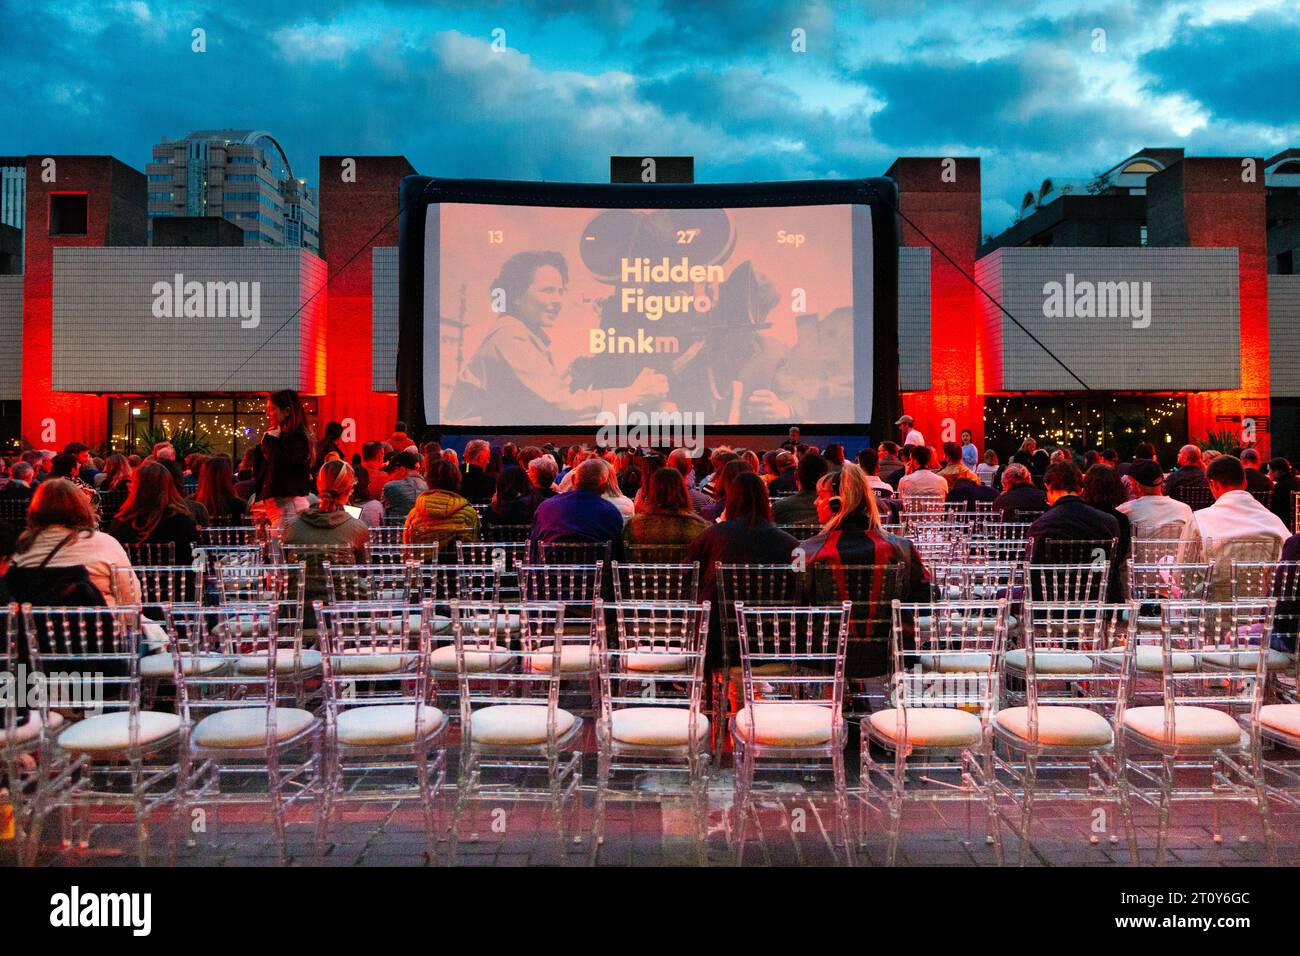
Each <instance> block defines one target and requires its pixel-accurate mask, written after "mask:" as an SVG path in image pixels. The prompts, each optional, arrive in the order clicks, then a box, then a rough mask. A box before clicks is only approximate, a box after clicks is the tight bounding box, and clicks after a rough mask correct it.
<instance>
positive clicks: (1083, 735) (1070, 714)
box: [993, 705, 1115, 747]
mask: <svg viewBox="0 0 1300 956" xmlns="http://www.w3.org/2000/svg"><path fill="white" fill-rule="evenodd" d="M993 719H994V721H996V722H997V725H998V726H999V727H1001V728H1002V729H1003V730H1005V731H1006V732H1007V733H1009V734H1011V735H1012V736H1014V737H1018V738H1019V739H1021V740H1023V741H1026V742H1028V741H1030V740H1032V739H1033V738H1032V737H1030V734H1029V708H1028V707H1009V708H1007V709H1006V710H1000V711H998V713H997V716H996V717H994V718H993ZM1114 739H1115V734H1114V732H1113V731H1112V730H1111V727H1110V721H1108V720H1107V719H1106V718H1105V717H1103V716H1102V715H1101V714H1098V713H1096V712H1095V711H1091V710H1088V709H1087V708H1086V707H1070V706H1068V705H1063V706H1053V705H1044V706H1040V707H1039V708H1038V742H1039V743H1040V744H1047V745H1049V746H1057V747H1060V746H1065V747H1106V746H1109V745H1110V743H1111V742H1112V741H1113V740H1114Z"/></svg>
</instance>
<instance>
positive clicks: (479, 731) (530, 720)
mask: <svg viewBox="0 0 1300 956" xmlns="http://www.w3.org/2000/svg"><path fill="white" fill-rule="evenodd" d="M546 711H547V708H546V705H544V704H494V705H492V706H490V707H484V708H482V709H480V710H476V711H474V712H473V714H472V715H471V716H470V739H471V740H473V741H474V742H475V743H480V744H498V745H502V746H526V745H532V744H544V743H546V722H547V716H546ZM575 720H577V718H576V717H574V716H573V714H571V713H569V712H568V711H567V710H564V709H563V708H559V707H557V708H556V709H555V736H556V738H557V739H558V738H560V737H563V736H564V735H565V734H567V733H568V732H569V730H570V729H571V728H572V727H573V724H574V721H575Z"/></svg>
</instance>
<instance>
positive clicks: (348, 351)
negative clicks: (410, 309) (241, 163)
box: [319, 156, 415, 455]
mask: <svg viewBox="0 0 1300 956" xmlns="http://www.w3.org/2000/svg"><path fill="white" fill-rule="evenodd" d="M354 158H355V160H356V177H355V180H356V181H355V182H345V181H344V180H343V175H342V173H343V169H344V166H343V160H344V157H342V156H322V157H321V160H320V224H321V236H322V238H323V241H324V243H325V250H324V251H325V258H326V261H327V262H328V264H329V292H328V295H329V311H328V313H327V319H326V336H325V353H326V362H325V394H324V395H322V396H321V398H320V414H319V421H320V422H321V423H322V426H321V427H323V423H324V422H327V421H330V420H335V421H342V420H343V419H345V418H351V419H353V420H354V421H355V422H356V442H355V443H354V444H353V445H350V446H345V447H344V451H345V452H347V453H348V454H349V455H350V454H351V453H352V452H353V451H360V450H361V443H362V442H365V441H371V440H382V439H385V438H387V437H388V436H389V435H391V434H392V432H393V422H394V421H395V420H396V417H397V396H396V395H395V394H389V393H379V392H373V391H371V381H372V378H371V343H372V339H371V321H370V306H371V262H372V249H373V247H374V246H396V245H397V219H396V218H394V217H395V216H396V214H397V209H398V202H397V191H398V187H399V186H400V184H401V181H402V177H404V176H408V175H410V174H411V173H414V172H415V170H414V169H413V168H412V167H411V164H410V163H408V162H407V161H406V158H405V157H403V156H357V157H354ZM390 219H391V220H392V221H391V222H389V220H390ZM385 223H388V225H387V226H386V227H384V228H383V230H382V231H381V232H379V235H377V236H376V235H375V233H376V231H378V230H380V228H381V227H383V226H384V224H385ZM358 253H359V254H358ZM354 256H355V258H353V257H354ZM349 259H351V260H352V261H351V262H350V263H349V262H348V260H349Z"/></svg>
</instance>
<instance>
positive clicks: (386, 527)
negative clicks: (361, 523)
mask: <svg viewBox="0 0 1300 956" xmlns="http://www.w3.org/2000/svg"><path fill="white" fill-rule="evenodd" d="M404 530H405V529H404V528H403V527H402V526H401V525H392V524H381V525H378V526H376V527H374V528H371V529H370V546H371V547H374V546H375V545H377V544H401V543H402V532H403V531H404Z"/></svg>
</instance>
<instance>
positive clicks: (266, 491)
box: [254, 388, 311, 528]
mask: <svg viewBox="0 0 1300 956" xmlns="http://www.w3.org/2000/svg"><path fill="white" fill-rule="evenodd" d="M266 417H267V419H268V420H269V422H270V425H271V427H270V428H268V429H267V430H266V432H265V434H263V435H262V441H261V443H260V444H259V445H258V452H259V454H258V456H257V466H256V468H255V469H254V478H255V480H256V481H257V503H258V506H257V507H255V508H254V510H255V511H260V512H261V513H262V514H264V515H265V516H266V519H267V520H268V521H269V522H271V524H273V525H275V526H277V527H280V528H283V527H284V526H285V525H286V524H287V523H288V522H289V520H290V519H291V518H293V516H294V515H296V514H297V513H298V512H300V511H306V510H307V504H308V501H307V495H308V494H310V492H311V438H310V436H309V435H308V434H307V413H306V412H305V411H304V410H303V407H302V399H301V398H300V397H299V396H298V393H297V392H295V391H293V390H292V389H287V388H286V389H283V390H281V391H278V392H275V393H273V394H272V395H271V396H270V397H269V398H268V399H267V400H266Z"/></svg>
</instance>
